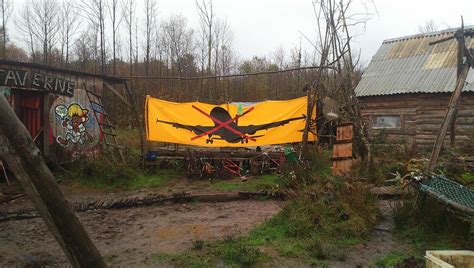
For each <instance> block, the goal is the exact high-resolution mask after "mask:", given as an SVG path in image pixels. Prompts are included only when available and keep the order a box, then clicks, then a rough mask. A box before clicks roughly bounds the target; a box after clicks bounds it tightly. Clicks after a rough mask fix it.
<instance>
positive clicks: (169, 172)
mask: <svg viewBox="0 0 474 268" xmlns="http://www.w3.org/2000/svg"><path fill="white" fill-rule="evenodd" d="M111 162H113V161H111V159H108V158H107V156H103V157H100V158H97V159H94V160H79V161H76V162H75V163H73V164H71V166H69V167H67V168H68V170H69V172H68V173H66V174H63V175H65V176H67V177H69V178H74V180H75V182H76V183H77V184H78V185H80V186H85V187H90V188H95V189H103V190H115V189H130V190H135V189H139V188H143V187H159V186H163V185H164V184H165V183H166V182H168V181H170V180H172V179H173V178H176V177H179V176H180V174H179V172H178V171H177V170H175V169H169V168H168V169H158V170H153V171H150V170H143V169H141V168H139V167H138V165H137V167H134V166H132V165H125V164H122V163H117V162H115V163H111Z"/></svg>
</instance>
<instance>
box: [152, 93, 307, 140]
mask: <svg viewBox="0 0 474 268" xmlns="http://www.w3.org/2000/svg"><path fill="white" fill-rule="evenodd" d="M306 113H307V98H306V97H301V98H297V99H292V100H285V101H264V102H259V103H256V104H254V105H252V106H242V105H241V104H222V105H212V104H206V103H201V102H187V103H175V102H169V101H165V100H160V99H155V98H152V97H150V96H147V98H146V102H145V115H146V134H147V140H148V141H160V142H172V143H180V144H188V145H195V146H206V147H248V146H261V145H270V144H284V143H292V142H300V141H301V140H302V137H303V130H304V127H305V120H306ZM314 114H316V113H315V112H314V113H313V115H314ZM308 140H309V141H314V140H316V135H314V134H313V133H309V135H308Z"/></svg>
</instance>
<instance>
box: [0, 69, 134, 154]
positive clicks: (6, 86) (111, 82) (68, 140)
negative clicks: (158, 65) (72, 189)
mask: <svg viewBox="0 0 474 268" xmlns="http://www.w3.org/2000/svg"><path fill="white" fill-rule="evenodd" d="M124 83H125V80H123V79H121V78H117V77H111V76H104V75H99V74H92V73H86V72H79V71H72V70H67V69H60V68H54V67H50V66H45V65H39V64H32V63H23V62H14V61H6V60H0V95H3V96H4V97H5V98H6V99H7V101H8V103H9V104H10V105H11V106H12V108H13V110H14V111H15V114H16V115H17V116H18V118H19V119H20V120H21V122H22V123H23V124H24V126H25V127H26V129H27V130H28V131H29V133H30V135H31V137H32V139H33V141H34V142H35V144H36V145H37V146H38V148H39V149H40V151H41V153H42V154H43V157H44V158H45V159H46V160H49V161H55V162H59V163H64V162H69V161H71V160H75V159H78V158H79V157H95V155H98V154H100V153H101V151H102V149H103V148H104V147H105V146H106V145H105V143H107V142H108V143H112V142H113V140H115V137H110V135H107V134H111V133H110V132H111V131H112V132H113V129H112V130H110V127H109V126H111V123H110V120H109V119H108V118H106V117H108V115H107V114H106V113H105V108H104V107H103V105H102V101H101V99H102V96H103V94H104V91H106V90H109V91H111V92H113V93H114V94H117V95H119V96H118V97H119V98H121V99H123V100H124V101H126V98H125V97H124V96H126V94H123V93H120V92H119V91H118V90H116V89H115V88H114V87H115V86H117V87H119V86H122V85H123V84H124ZM114 135H115V134H114ZM107 136H109V141H107Z"/></svg>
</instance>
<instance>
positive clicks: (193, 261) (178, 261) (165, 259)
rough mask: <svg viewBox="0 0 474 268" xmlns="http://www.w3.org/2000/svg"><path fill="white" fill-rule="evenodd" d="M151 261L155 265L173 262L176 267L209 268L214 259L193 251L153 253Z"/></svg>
mask: <svg viewBox="0 0 474 268" xmlns="http://www.w3.org/2000/svg"><path fill="white" fill-rule="evenodd" d="M151 262H152V263H153V264H155V265H159V266H162V265H165V264H172V265H173V266H175V267H192V268H207V267H212V266H211V264H212V259H211V257H209V256H207V255H205V254H204V255H200V254H197V253H195V252H192V251H185V252H183V253H179V254H167V253H156V254H153V255H151Z"/></svg>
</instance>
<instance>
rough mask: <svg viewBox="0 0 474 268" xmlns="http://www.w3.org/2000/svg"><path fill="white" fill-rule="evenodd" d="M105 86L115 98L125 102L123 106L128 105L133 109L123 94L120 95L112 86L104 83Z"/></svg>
mask: <svg viewBox="0 0 474 268" xmlns="http://www.w3.org/2000/svg"><path fill="white" fill-rule="evenodd" d="M104 86H105V87H106V88H107V89H108V90H110V92H112V93H113V94H114V95H115V96H117V97H118V98H119V99H120V100H121V101H122V102H123V104H125V105H127V107H128V108H130V109H132V105H131V104H130V102H129V101H128V100H127V99H126V98H125V97H124V96H122V94H120V93H119V92H118V91H117V90H116V89H115V88H114V87H113V86H112V85H110V84H109V83H106V82H104Z"/></svg>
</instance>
